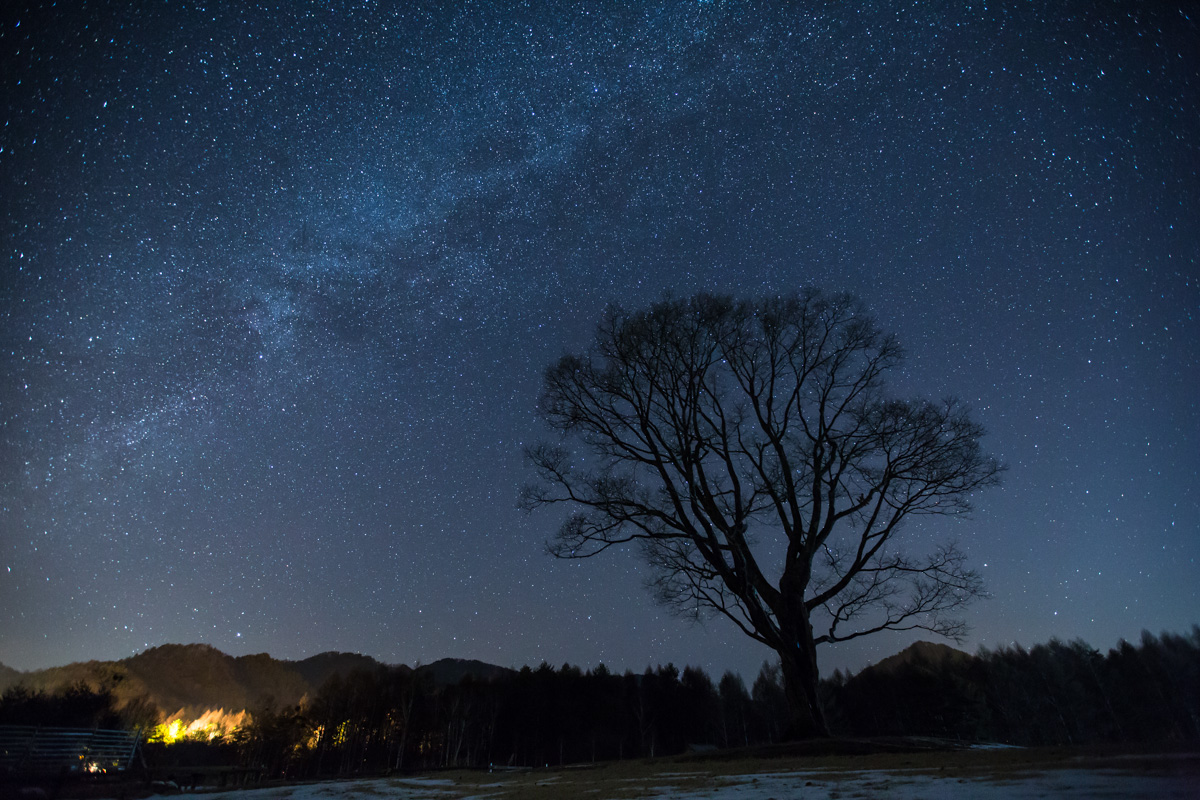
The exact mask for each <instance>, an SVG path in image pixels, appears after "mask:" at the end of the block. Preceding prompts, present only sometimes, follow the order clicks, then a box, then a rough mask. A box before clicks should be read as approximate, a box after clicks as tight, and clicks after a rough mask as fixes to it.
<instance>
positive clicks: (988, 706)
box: [822, 627, 1200, 746]
mask: <svg viewBox="0 0 1200 800" xmlns="http://www.w3.org/2000/svg"><path fill="white" fill-rule="evenodd" d="M822 690H823V692H824V694H825V698H826V708H827V709H828V711H829V714H830V717H831V720H832V722H831V724H832V725H833V726H834V728H835V729H836V730H837V731H838V732H839V733H843V734H847V735H854V736H886V735H913V736H937V737H943V738H950V739H960V740H964V741H972V742H977V741H991V742H1003V743H1008V744H1015V745H1024V746H1038V745H1071V744H1096V743H1101V742H1196V741H1200V628H1197V627H1193V628H1192V630H1191V633H1190V634H1188V635H1185V636H1180V635H1175V634H1163V635H1162V636H1158V637H1156V636H1153V635H1151V634H1150V633H1143V634H1142V639H1141V642H1140V644H1138V645H1133V644H1130V643H1129V642H1125V641H1122V642H1121V643H1120V644H1119V645H1118V646H1117V647H1116V648H1114V649H1113V650H1110V651H1109V652H1108V655H1103V654H1101V653H1100V652H1098V651H1097V650H1095V649H1094V648H1092V647H1090V646H1088V645H1087V644H1086V643H1084V642H1083V641H1080V640H1075V641H1073V642H1061V641H1058V640H1051V641H1050V642H1049V643H1048V644H1040V645H1037V646H1035V647H1033V648H1030V649H1029V650H1025V649H1023V648H1021V647H1003V648H999V649H996V650H986V649H985V650H981V651H980V652H979V654H978V655H977V656H975V657H969V656H968V657H964V658H959V659H939V660H931V659H925V658H921V657H915V658H913V659H911V660H909V661H908V662H906V663H904V664H901V665H899V666H896V667H894V668H892V669H889V670H879V669H867V670H864V671H862V672H860V673H859V674H857V675H855V676H854V677H851V678H847V677H845V676H843V675H840V674H836V673H835V675H834V676H833V678H832V679H831V680H827V681H824V682H823V686H822Z"/></svg>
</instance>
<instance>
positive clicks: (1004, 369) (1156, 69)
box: [0, 2, 1200, 677]
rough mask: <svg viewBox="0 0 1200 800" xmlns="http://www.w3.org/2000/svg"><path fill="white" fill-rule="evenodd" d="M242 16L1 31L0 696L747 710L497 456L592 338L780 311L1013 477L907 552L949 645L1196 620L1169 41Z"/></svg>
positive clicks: (1188, 306)
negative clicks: (672, 304) (400, 675)
mask: <svg viewBox="0 0 1200 800" xmlns="http://www.w3.org/2000/svg"><path fill="white" fill-rule="evenodd" d="M242 5H244V4H234V3H230V4H224V3H222V4H212V5H211V6H207V5H202V4H201V5H198V4H192V3H170V4H168V3H154V4H150V3H133V4H130V5H129V6H122V5H119V4H111V3H88V4H84V3H67V4H60V5H59V6H58V7H49V8H45V7H40V6H39V7H35V8H30V9H24V10H16V11H14V10H11V9H10V10H6V11H4V12H2V20H3V26H2V29H0V52H2V58H3V63H2V69H0V83H2V85H3V87H4V94H3V97H4V118H3V126H2V128H0V192H2V195H3V197H2V200H0V202H2V212H3V213H2V223H0V224H2V226H3V227H2V234H3V245H2V246H3V259H2V262H0V270H2V273H0V283H2V286H0V291H2V295H0V319H2V322H3V327H2V332H0V335H2V337H3V347H2V352H0V360H2V363H0V369H2V375H3V380H2V382H0V392H2V394H0V436H2V446H3V458H2V459H0V487H2V489H0V504H2V505H0V627H2V628H3V631H2V635H0V661H2V662H3V663H5V664H8V665H10V666H15V667H18V668H22V669H29V668H34V667H43V666H48V665H52V664H61V663H66V662H68V661H72V660H81V659H87V658H119V657H122V656H125V655H128V654H130V653H132V652H134V651H136V650H140V649H143V648H145V647H147V646H153V645H156V644H162V643H165V642H193V641H203V642H208V643H210V644H213V645H214V646H216V647H219V648H221V649H223V650H225V651H227V652H231V653H234V654H241V653H250V652H261V651H268V652H270V653H272V654H273V655H276V656H279V657H288V658H299V657H304V656H306V655H311V654H314V653H317V652H320V651H323V650H330V649H337V650H354V651H361V652H365V653H368V654H371V655H374V656H376V657H378V658H380V659H382V660H385V661H389V662H406V663H410V664H411V663H414V662H417V661H424V662H428V661H432V660H434V659H437V658H440V657H443V656H458V657H471V658H480V659H483V660H486V661H491V662H494V663H499V664H505V665H521V664H526V663H529V664H537V663H538V662H540V661H542V660H546V661H549V662H550V663H552V664H561V663H563V662H571V663H577V664H581V665H584V666H592V665H595V664H597V663H599V662H604V663H605V664H607V665H608V666H610V667H611V668H615V669H625V668H632V669H635V670H641V669H643V668H644V667H645V666H646V665H647V664H657V663H666V662H668V661H673V662H675V663H676V664H697V665H701V666H704V667H706V668H707V669H709V670H711V671H714V672H717V673H718V674H719V672H720V671H722V670H724V669H726V668H734V669H737V670H740V671H742V672H743V673H745V674H747V676H748V677H750V676H752V674H753V672H754V671H755V670H756V669H757V665H758V664H759V663H760V662H761V661H762V660H763V659H764V658H765V657H766V656H767V655H768V653H767V651H766V650H764V649H762V648H760V647H759V646H757V645H754V644H753V643H751V642H749V641H748V640H746V639H744V637H742V636H741V634H739V633H738V632H737V631H736V630H734V629H733V628H732V626H729V625H727V624H726V623H724V622H721V621H713V622H712V623H710V624H708V625H707V626H705V627H690V626H688V625H687V624H685V623H682V622H680V621H678V620H675V619H672V618H670V617H668V616H667V615H666V614H665V612H663V611H662V610H661V609H658V608H656V607H655V606H654V605H653V604H652V602H651V600H650V595H649V594H648V593H647V592H646V591H645V590H644V589H643V586H642V582H643V581H644V579H645V577H646V574H645V572H644V571H643V570H642V568H641V567H640V565H639V562H638V560H637V557H636V554H635V553H630V554H617V555H614V556H613V557H607V558H603V559H593V560H591V561H586V562H582V563H575V562H562V561H556V560H554V559H552V558H550V557H549V556H547V555H546V554H545V548H544V542H545V541H546V539H547V538H548V537H549V536H550V535H551V534H552V532H553V530H554V528H555V527H556V519H555V518H553V515H544V516H543V515H539V514H534V515H532V516H525V515H524V514H522V513H521V512H519V511H518V510H517V508H516V503H517V494H518V491H519V488H520V486H521V485H522V484H523V483H525V482H527V481H529V480H530V479H531V477H532V476H531V475H530V472H529V470H528V468H527V466H526V465H525V463H524V460H523V457H522V448H523V447H524V446H525V445H527V444H529V443H532V442H535V441H538V440H540V439H545V438H548V437H550V435H551V434H550V433H549V432H548V431H547V430H546V429H545V427H544V426H543V425H542V424H541V423H540V422H539V420H538V419H537V417H536V415H535V414H534V411H533V409H534V406H535V403H536V399H537V396H538V393H539V389H540V375H541V371H542V370H543V369H544V367H545V366H546V365H547V364H548V363H549V362H550V361H551V360H553V359H554V358H556V357H557V356H559V355H560V354H562V353H563V352H565V351H567V350H571V349H579V348H581V347H582V346H584V344H585V343H586V342H587V340H588V337H589V336H590V332H591V329H592V327H593V325H594V324H595V322H596V321H597V320H598V318H599V316H600V314H601V312H602V310H603V309H604V307H605V306H606V304H609V303H614V302H616V303H621V304H624V305H627V306H630V307H636V306H641V305H645V304H647V303H649V302H652V301H653V300H656V299H658V298H660V297H662V296H663V293H664V292H667V291H670V292H673V293H674V294H676V295H686V294H688V293H691V292H694V291H697V290H710V291H718V292H729V293H734V294H739V295H761V294H764V293H771V292H780V291H787V290H791V289H795V288H799V287H801V286H805V285H810V284H812V285H818V286H821V287H824V288H826V289H830V290H835V291H843V290H844V291H851V292H854V293H856V294H858V295H859V296H860V297H861V298H862V299H863V300H864V301H865V302H866V303H867V305H868V306H869V307H870V308H871V309H872V310H873V312H874V313H875V314H876V315H877V316H878V317H879V319H880V321H881V323H882V324H883V326H884V327H885V328H887V329H889V330H891V331H893V332H895V333H896V334H897V335H898V336H899V337H900V339H901V341H902V342H903V344H904V345H905V347H906V349H907V351H908V360H907V361H906V366H905V368H904V370H903V371H902V372H901V373H900V374H898V375H896V376H895V386H896V390H897V391H898V392H900V393H919V394H923V395H929V396H935V397H936V396H943V395H950V394H954V395H957V396H959V397H960V398H963V399H964V400H965V401H966V402H967V403H968V404H969V405H970V406H972V407H973V408H974V409H975V413H976V415H977V417H978V418H979V419H980V420H981V421H982V422H983V423H984V424H985V425H986V426H987V428H988V429H989V435H988V438H987V440H986V445H987V447H988V448H989V450H990V451H991V452H992V453H994V454H995V455H997V456H998V457H999V458H1001V459H1002V460H1004V461H1006V462H1007V463H1008V464H1009V466H1010V470H1009V472H1008V473H1007V475H1006V478H1005V485H1004V487H1003V488H1002V489H999V490H994V491H992V492H991V493H990V494H986V495H983V496H981V497H980V498H979V500H978V510H977V512H976V514H975V515H974V517H973V518H972V519H971V520H969V521H963V522H949V521H945V520H942V521H940V522H937V521H935V522H931V523H929V524H928V525H922V526H915V527H914V528H912V529H911V530H910V531H909V532H908V534H907V535H909V536H911V537H913V538H914V539H915V540H919V541H929V542H933V541H939V540H941V539H944V538H947V537H957V538H959V539H960V541H961V543H962V546H963V547H964V549H966V550H967V552H968V553H969V554H970V557H971V560H972V564H973V565H974V566H975V567H977V568H978V569H979V570H980V571H981V572H982V573H983V574H984V576H985V578H986V580H987V584H988V588H989V590H990V592H991V594H992V599H990V600H987V601H984V602H982V603H980V604H978V605H976V606H974V607H973V608H972V609H971V611H970V613H969V621H970V622H971V624H972V626H973V632H972V634H971V637H970V638H969V639H968V640H967V641H966V642H965V644H964V646H965V647H967V648H974V647H977V646H979V645H985V646H991V647H995V646H999V645H1004V644H1009V643H1012V642H1014V641H1016V642H1021V643H1024V644H1027V645H1028V644H1034V643H1036V642H1038V641H1044V640H1046V639H1049V638H1050V637H1054V636H1057V637H1060V638H1063V639H1070V638H1075V637H1082V638H1084V639H1085V640H1087V641H1089V642H1090V643H1092V644H1094V645H1096V646H1099V647H1110V646H1112V645H1114V644H1115V643H1116V641H1117V640H1118V639H1119V638H1121V637H1126V638H1133V637H1136V636H1137V635H1138V633H1139V632H1140V631H1141V630H1142V629H1143V628H1148V629H1150V630H1153V631H1156V632H1157V631H1161V630H1175V631H1181V630H1186V629H1188V628H1189V627H1190V626H1191V625H1192V624H1194V623H1195V622H1197V621H1198V620H1200V614H1198V611H1200V598H1198V589H1197V587H1200V565H1198V564H1197V557H1198V556H1200V493H1198V492H1197V486H1200V408H1198V405H1197V403H1198V401H1197V398H1198V397H1200V378H1198V377H1197V376H1200V322H1198V319H1197V317H1198V314H1200V288H1198V276H1200V266H1198V264H1197V259H1198V253H1200V225H1198V224H1197V219H1200V178H1198V176H1197V169H1198V166H1200V152H1198V143H1200V102H1198V101H1200V31H1198V26H1197V22H1196V20H1195V19H1194V15H1193V12H1192V11H1189V10H1188V7H1187V4H1181V7H1180V8H1179V9H1172V8H1170V7H1168V6H1166V5H1165V4H1106V5H1103V6H1096V7H1094V6H1093V5H1091V4H1086V3H1083V4H1077V5H1071V6H1070V8H1063V7H1062V4H1042V3H1032V4H1020V5H1015V4H995V5H993V4H987V5H986V6H983V5H979V6H973V7H971V8H969V9H962V10H947V8H945V6H948V5H950V4H940V3H932V4H927V5H914V4H908V3H906V4H899V3H897V4H893V3H881V4H848V5H846V6H840V5H836V4H835V5H833V6H831V7H830V8H826V7H824V6H818V7H817V9H815V10H813V9H810V10H808V11H804V10H799V9H790V8H789V9H788V10H780V9H779V8H776V7H774V5H773V4H756V3H737V2H726V3H721V2H712V3H677V4H668V5H655V6H653V7H648V8H643V7H642V6H641V4H630V7H628V8H619V9H618V8H613V7H611V6H601V5H591V4H584V5H572V4H555V5H553V7H552V8H545V7H540V6H538V5H535V6H534V7H532V8H525V7H519V8H509V5H510V4H507V3H501V4H496V5H494V6H493V5H491V4H478V3H476V4H467V3H463V4H461V5H460V7H459V8H458V9H457V10H444V9H440V8H439V6H443V5H451V4H432V5H431V6H429V7H427V8H423V7H417V6H414V5H410V4H398V5H399V6H400V10H394V11H393V10H387V9H386V8H384V7H383V4H376V3H356V4H342V3H334V4H330V5H328V6H326V5H324V4H308V3H285V4H280V6H279V7H261V6H258V5H256V6H255V7H253V8H235V6H242ZM780 5H783V4H780ZM788 5H790V4H788ZM860 5H861V7H859V6H860ZM907 641H909V640H908V639H904V638H902V637H900V636H894V637H891V638H888V637H883V638H880V637H875V638H874V639H872V640H866V641H865V642H864V643H862V644H859V643H855V645H854V646H845V647H843V648H842V649H840V650H836V649H835V650H828V651H826V652H824V653H823V655H822V663H823V665H824V666H825V667H826V668H827V669H828V668H832V667H834V666H850V667H857V666H861V665H862V664H864V663H866V662H868V661H871V660H876V659H878V658H879V657H881V656H883V655H887V654H889V653H891V652H894V651H895V650H898V649H899V648H900V647H902V646H903V645H904V644H906V643H907Z"/></svg>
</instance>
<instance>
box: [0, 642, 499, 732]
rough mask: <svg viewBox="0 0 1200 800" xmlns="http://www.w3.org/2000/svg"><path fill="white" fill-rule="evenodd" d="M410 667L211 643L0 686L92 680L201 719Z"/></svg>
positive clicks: (25, 675) (474, 670) (454, 665)
mask: <svg viewBox="0 0 1200 800" xmlns="http://www.w3.org/2000/svg"><path fill="white" fill-rule="evenodd" d="M387 668H393V669H400V670H406V671H408V670H411V668H410V667H408V666H405V665H395V666H393V665H388V664H384V663H383V662H381V661H378V660H376V659H374V658H372V657H370V656H365V655H361V654H359V653H338V652H333V651H330V652H326V653H320V654H318V655H315V656H311V657H309V658H306V659H304V660H303V661H287V660H281V659H276V658H272V657H271V656H270V655H268V654H266V653H257V654H254V655H247V656H237V657H234V656H230V655H227V654H225V653H223V652H221V651H220V650H217V649H216V648H215V647H211V646H209V645H206V644H186V645H184V644H166V645H162V646H160V647H153V648H151V649H149V650H145V651H143V652H141V653H138V654H136V655H133V656H130V657H129V658H123V659H121V660H119V661H85V662H77V663H74V664H67V665H65V666H61V667H51V668H49V669H44V670H36V671H31V672H19V671H17V670H14V669H11V668H10V667H7V666H5V665H3V664H0V691H4V690H7V689H8V688H9V687H10V686H15V685H24V686H26V687H29V688H30V689H35V690H39V689H40V690H45V691H48V692H53V691H56V690H58V689H61V688H63V687H65V686H68V685H71V684H74V683H77V682H79V681H86V682H87V683H89V684H91V685H92V686H99V685H101V684H107V685H109V686H111V687H112V689H113V692H114V693H115V694H116V695H117V698H118V699H119V701H120V703H121V704H122V705H123V704H124V703H127V702H128V701H130V700H132V699H134V698H137V697H147V698H149V700H150V701H151V702H153V703H154V704H155V705H156V706H158V708H159V710H160V711H162V712H163V713H164V714H172V713H175V712H177V711H182V712H183V715H184V716H188V717H194V716H199V715H200V714H202V713H203V712H204V711H206V710H209V709H215V708H223V709H228V710H231V711H232V710H240V709H249V710H251V711H253V710H254V709H255V708H256V707H261V706H262V705H264V704H265V703H268V702H270V703H273V704H274V705H275V706H276V707H279V706H285V705H295V704H297V703H299V702H301V701H302V700H303V699H304V698H305V696H312V695H314V694H315V693H316V692H317V690H318V689H320V688H321V685H322V684H323V683H325V681H326V680H328V679H329V678H330V677H331V676H333V675H341V676H345V675H348V674H349V673H351V672H353V671H355V670H361V669H387ZM416 672H417V673H418V674H420V675H423V676H426V677H428V679H429V680H431V681H432V682H434V683H439V684H441V683H457V682H458V681H460V680H462V678H464V677H466V676H467V675H471V676H474V677H478V678H482V679H491V678H495V677H497V676H498V675H502V674H506V673H509V672H511V670H509V669H507V668H505V667H499V666H496V665H493V664H485V663H483V662H480V661H469V660H462V659H454V658H445V659H441V660H439V661H435V662H433V663H431V664H426V665H422V666H418V667H417V669H416Z"/></svg>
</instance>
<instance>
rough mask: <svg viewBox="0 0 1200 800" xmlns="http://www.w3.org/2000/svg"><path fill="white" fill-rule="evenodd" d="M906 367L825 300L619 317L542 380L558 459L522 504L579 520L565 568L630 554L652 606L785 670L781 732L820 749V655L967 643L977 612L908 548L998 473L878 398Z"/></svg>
mask: <svg viewBox="0 0 1200 800" xmlns="http://www.w3.org/2000/svg"><path fill="white" fill-rule="evenodd" d="M901 358H902V352H901V348H900V346H899V345H898V344H897V342H896V340H895V338H894V337H893V336H891V335H888V334H885V333H884V332H883V331H881V330H880V328H879V326H878V324H877V323H876V321H875V320H874V318H873V317H871V315H869V314H868V313H867V312H866V311H865V309H864V308H863V306H862V305H861V304H860V303H859V302H858V301H857V300H855V299H854V298H852V297H850V296H848V295H827V294H825V293H823V292H821V291H819V290H816V289H809V290H806V291H803V292H800V293H796V294H791V295H786V296H778V297H768V298H765V299H761V300H748V299H747V300H735V299H733V298H731V297H723V296H715V295H709V294H699V295H696V296H695V297H692V298H689V299H672V298H668V299H665V300H663V301H661V302H659V303H656V304H654V305H653V306H651V307H650V308H649V309H645V310H640V311H627V310H625V309H622V308H612V309H610V310H609V311H608V312H607V313H606V315H605V317H604V318H603V320H602V321H601V323H600V324H599V326H598V328H597V331H596V336H595V339H594V340H593V343H592V345H591V347H590V348H589V349H588V350H587V351H586V352H584V353H582V354H573V355H567V356H564V357H563V358H561V359H560V360H559V361H557V362H556V363H555V364H553V365H551V366H550V367H549V368H548V369H547V370H546V374H545V379H544V391H543V394H542V397H541V401H540V411H541V414H542V416H543V418H544V419H545V420H546V421H547V422H548V423H549V424H550V425H551V426H552V427H553V428H556V429H558V430H559V431H561V432H562V434H563V435H564V440H563V441H562V442H561V443H557V444H540V445H537V446H534V447H532V448H530V449H529V451H528V455H529V458H530V460H531V462H532V463H533V465H534V466H535V468H536V470H537V473H538V476H539V481H538V482H537V483H536V484H535V485H533V486H531V487H528V488H527V489H526V490H525V492H524V494H523V502H524V504H525V506H526V507H527V508H530V509H532V508H536V507H541V506H547V505H557V504H565V505H567V506H569V507H570V508H571V514H570V515H569V516H568V517H567V518H566V520H565V521H564V523H563V524H562V526H561V528H560V529H559V531H558V533H557V536H556V537H555V538H554V539H553V541H552V542H551V543H550V550H551V552H552V553H554V554H555V555H557V556H560V557H564V558H586V557H590V556H594V555H596V554H598V553H601V552H603V551H604V550H606V549H608V548H609V547H612V546H614V545H619V544H625V543H633V542H636V543H639V544H640V545H641V547H642V549H643V553H644V555H645V558H646V560H647V562H648V563H649V564H650V566H651V568H652V579H651V582H652V585H653V588H654V591H655V594H656V596H657V598H658V599H659V600H660V601H661V602H663V603H664V604H665V605H667V606H668V607H670V608H671V609H673V610H674V611H676V612H677V613H680V614H682V615H685V616H689V617H700V616H703V615H705V614H711V613H717V614H722V615H724V616H725V617H727V618H728V619H730V620H732V621H733V623H734V624H735V625H737V626H738V627H739V628H740V629H741V630H742V631H743V632H744V633H745V634H746V635H748V636H750V637H751V638H753V639H755V640H757V641H759V642H762V643H763V644H765V645H767V646H769V647H771V648H772V649H774V650H775V651H776V652H777V653H779V656H780V660H781V666H782V671H783V675H784V683H785V688H786V690H787V696H788V701H789V705H790V707H791V710H792V715H793V719H792V728H793V732H794V733H795V734H797V735H800V734H813V733H816V734H821V733H825V732H827V726H826V724H825V721H824V718H823V714H822V712H821V707H820V700H819V697H818V694H817V680H818V677H819V675H818V671H817V664H816V654H815V646H816V645H819V644H824V643H830V642H839V641H845V640H848V639H853V638H856V637H859V636H864V635H868V634H871V633H877V632H879V631H883V630H913V629H923V630H928V631H932V632H934V633H938V634H942V635H945V636H950V637H960V636H961V635H962V634H963V633H964V631H965V626H964V623H963V621H962V620H961V619H960V618H959V617H958V616H957V615H956V613H955V612H957V611H958V610H960V609H961V608H962V607H963V606H964V605H965V604H966V603H968V602H969V601H971V600H972V599H974V598H976V597H978V596H979V595H980V594H981V593H982V591H983V589H982V582H981V580H980V577H979V575H978V573H976V572H975V571H973V570H971V569H969V568H968V567H967V565H966V563H965V557H964V555H963V553H962V552H961V550H959V549H958V547H957V546H955V545H954V544H953V543H946V544H942V545H941V546H937V547H934V548H933V549H932V550H931V551H930V552H928V553H927V554H925V555H912V554H911V553H909V552H908V550H907V549H906V548H905V547H902V546H901V544H904V542H902V539H904V538H905V537H903V536H902V535H901V534H902V530H903V527H904V523H905V522H906V521H908V520H909V519H910V518H913V517H917V516H922V515H957V514H962V513H964V512H966V511H968V510H970V507H971V505H970V498H971V495H972V493H974V492H975V491H976V490H977V489H981V488H984V487H987V486H991V485H993V484H995V483H996V482H997V479H998V476H999V474H1000V472H1001V471H1002V467H1001V466H1000V464H999V463H998V462H997V461H996V460H995V459H993V458H991V457H990V456H988V455H986V454H985V453H984V452H983V450H982V448H981V445H980V439H981V437H982V436H983V429H982V427H981V426H980V425H979V424H978V423H977V422H975V421H974V420H973V419H972V418H971V415H970V413H969V411H968V410H967V409H965V408H964V407H963V406H962V405H961V404H960V403H958V402H957V401H956V400H954V399H947V400H942V401H930V400H925V399H901V398H896V397H892V396H890V395H889V394H888V392H887V390H886V384H885V380H884V379H885V377H886V375H887V373H888V372H889V371H890V370H893V369H895V368H896V367H897V365H899V363H900V361H901ZM572 443H574V444H576V445H581V446H582V451H583V454H582V455H580V454H579V453H577V452H575V451H573V450H572V449H571V448H570V447H569V445H570V444H572ZM814 626H817V629H816V630H814Z"/></svg>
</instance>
